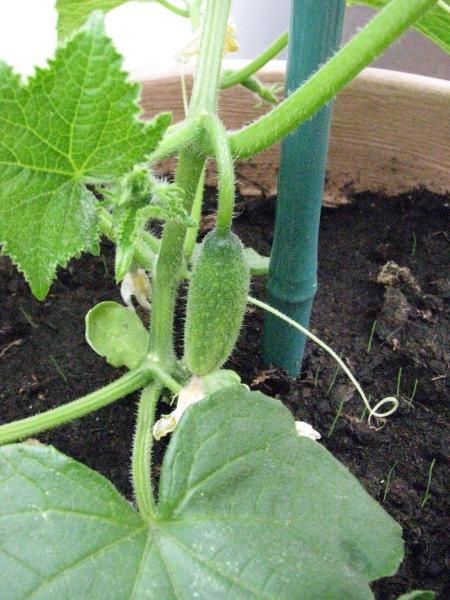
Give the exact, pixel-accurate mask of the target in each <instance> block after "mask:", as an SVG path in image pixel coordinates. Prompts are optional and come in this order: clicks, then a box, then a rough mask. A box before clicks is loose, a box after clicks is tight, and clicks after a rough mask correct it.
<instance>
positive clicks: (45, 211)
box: [0, 14, 170, 299]
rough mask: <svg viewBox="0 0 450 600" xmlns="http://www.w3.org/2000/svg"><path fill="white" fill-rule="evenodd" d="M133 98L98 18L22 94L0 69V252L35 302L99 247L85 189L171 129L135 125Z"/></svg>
mask: <svg viewBox="0 0 450 600" xmlns="http://www.w3.org/2000/svg"><path fill="white" fill-rule="evenodd" d="M138 95H139V86H137V85H136V84H131V83H129V82H128V81H127V76H126V74H125V73H124V72H123V71H122V70H121V57H120V56H119V54H118V53H117V52H116V50H115V49H114V47H113V45H112V43H111V41H110V40H109V38H107V37H106V35H105V34H104V30H103V22H102V19H101V17H99V15H98V14H97V15H93V17H92V18H91V19H90V20H89V22H88V24H87V25H86V27H85V29H84V30H82V31H80V32H79V33H77V34H76V35H74V36H73V37H72V38H71V39H70V41H69V42H68V43H67V45H66V46H64V47H62V48H59V49H58V51H57V53H56V56H55V58H54V59H53V60H52V61H50V62H49V65H48V67H46V68H45V69H38V70H37V71H36V74H35V76H34V77H32V78H30V79H29V81H28V83H27V84H26V85H22V84H21V82H20V80H19V78H18V76H17V75H15V74H14V73H13V72H12V70H11V69H10V68H9V67H7V66H5V65H4V64H0V140H1V144H0V244H3V252H4V253H5V254H9V256H11V258H12V259H13V261H14V262H15V263H16V264H17V266H18V268H19V270H21V271H23V273H24V275H25V278H26V279H27V281H28V282H29V283H30V286H31V289H32V291H33V293H34V295H35V296H36V297H37V298H39V299H42V298H44V297H45V296H46V294H47V292H48V290H49V287H50V284H51V282H52V280H53V278H54V277H55V272H56V269H57V267H58V265H61V266H64V265H66V264H67V261H68V260H69V259H70V258H72V257H73V256H76V255H78V254H80V252H82V251H90V250H91V249H93V248H94V249H95V248H96V246H97V243H98V237H99V235H98V231H97V217H96V210H95V205H96V199H95V197H94V195H93V194H92V193H91V191H89V190H88V189H87V188H86V187H85V184H86V183H92V182H111V181H113V180H115V179H116V178H118V177H121V176H122V175H123V174H124V173H126V172H127V171H128V170H129V169H130V168H131V167H132V166H133V165H134V164H135V163H136V162H142V161H144V160H145V158H146V156H147V155H148V154H149V153H150V152H151V151H152V150H153V149H154V148H155V147H156V145H157V144H158V142H159V140H160V139H161V137H162V135H163V133H164V131H165V129H166V128H167V126H168V124H169V121H170V117H169V116H168V115H166V114H163V115H160V116H158V117H157V118H156V119H154V120H153V121H152V122H150V123H144V122H143V121H140V120H138V119H137V116H138V114H139V112H140V110H139V108H138V106H137V99H138Z"/></svg>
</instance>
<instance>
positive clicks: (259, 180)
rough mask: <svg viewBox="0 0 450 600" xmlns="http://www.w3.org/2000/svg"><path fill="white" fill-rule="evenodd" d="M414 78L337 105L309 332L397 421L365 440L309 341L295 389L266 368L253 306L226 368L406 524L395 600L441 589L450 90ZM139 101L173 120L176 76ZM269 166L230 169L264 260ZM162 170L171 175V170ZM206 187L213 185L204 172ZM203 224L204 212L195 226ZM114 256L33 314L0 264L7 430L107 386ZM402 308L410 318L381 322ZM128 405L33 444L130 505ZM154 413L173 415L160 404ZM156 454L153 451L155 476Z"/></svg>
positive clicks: (364, 80)
mask: <svg viewBox="0 0 450 600" xmlns="http://www.w3.org/2000/svg"><path fill="white" fill-rule="evenodd" d="M276 67H277V68H276V69H273V68H272V67H271V68H270V70H269V71H268V72H266V73H265V74H264V79H265V81H269V82H273V81H281V77H282V70H281V66H280V65H276ZM394 79H395V81H394ZM412 80H413V81H415V82H416V83H417V84H418V88H417V91H416V92H414V95H413V97H412V98H410V97H409V90H411V85H412V84H411V83H410V79H409V77H407V76H399V75H398V74H395V75H393V74H392V73H390V72H387V73H386V72H380V71H376V70H368V71H366V72H365V73H364V75H362V76H361V77H360V78H359V79H358V80H357V81H355V82H354V83H353V84H352V85H351V86H350V87H349V88H348V89H347V90H346V91H344V92H343V93H342V94H341V95H340V97H339V99H338V101H337V103H336V110H335V120H334V128H333V135H332V141H331V152H330V162H329V169H328V187H327V190H328V191H327V198H328V201H329V202H331V203H332V204H333V206H336V205H337V204H340V203H343V202H346V203H347V204H345V205H343V206H341V207H340V208H339V209H338V210H334V209H333V210H328V209H325V210H324V214H323V220H322V235H321V256H320V265H321V271H320V273H319V275H320V285H319V294H318V296H317V301H316V303H315V307H314V312H313V315H312V321H311V322H312V327H313V328H314V330H315V333H317V334H318V335H319V336H320V337H322V338H323V339H324V340H325V341H327V342H328V343H329V344H330V345H332V346H333V347H334V349H335V350H336V351H337V352H339V353H342V356H343V358H344V360H346V362H347V364H349V365H350V366H351V367H352V368H353V370H354V372H355V374H356V375H357V377H358V378H359V379H360V381H361V383H362V385H363V387H364V388H366V391H367V393H368V394H371V395H372V404H374V400H378V399H380V398H381V397H383V396H387V395H391V394H392V393H397V394H398V395H399V396H400V397H401V404H400V409H399V411H398V412H397V414H396V415H394V416H393V417H392V418H390V419H389V420H388V421H387V423H385V424H384V428H381V427H382V426H383V423H381V422H378V423H373V424H374V425H376V426H377V428H380V429H379V430H375V429H371V428H370V426H369V424H368V423H367V418H364V414H363V406H362V405H361V404H360V402H359V400H358V398H357V397H356V396H355V395H354V394H353V389H352V388H351V386H349V385H348V382H347V381H346V380H345V378H344V377H343V376H342V375H341V374H339V373H338V372H337V371H336V365H335V364H334V363H333V361H331V359H330V360H329V359H328V358H326V357H324V355H323V353H322V352H321V351H319V350H318V349H317V348H315V347H314V346H311V345H310V346H308V347H307V351H306V358H305V369H304V372H303V373H302V376H301V377H300V378H298V379H297V380H294V381H292V380H289V379H288V378H287V377H286V376H285V374H283V373H282V372H281V371H278V370H276V369H272V368H268V367H267V366H266V365H264V364H263V363H262V361H261V359H260V357H259V353H258V348H259V341H260V333H261V327H262V317H261V315H260V314H259V313H258V312H257V311H255V310H254V309H249V310H248V314H247V319H246V323H245V327H244V330H243V333H242V336H241V339H240V342H239V346H238V348H237V350H236V352H235V353H234V355H233V357H232V359H231V361H229V363H228V365H227V366H229V367H230V368H234V369H236V370H237V371H239V373H240V374H241V376H242V379H243V381H244V382H245V383H247V384H248V385H249V386H250V387H251V389H252V390H260V391H262V392H264V393H266V394H268V395H271V396H273V397H275V398H278V399H279V400H280V401H283V402H284V403H285V405H286V406H287V407H288V408H289V409H290V410H291V411H292V412H293V413H294V415H295V417H296V419H299V420H304V421H307V422H310V423H311V424H312V425H313V426H314V427H315V429H317V430H319V431H320V432H321V433H322V440H321V443H323V444H324V445H325V446H326V447H327V448H328V449H329V450H330V451H332V452H333V454H335V456H336V457H337V458H338V459H339V460H341V461H342V462H343V463H344V464H345V465H346V466H347V467H348V468H349V469H350V470H351V471H352V472H353V473H354V474H355V475H356V476H357V477H358V478H359V479H360V480H361V482H362V483H363V485H364V486H365V487H366V488H367V489H368V491H369V492H370V493H371V494H372V496H373V497H375V498H376V499H377V500H378V501H379V502H381V503H382V504H383V505H384V507H385V508H386V509H387V510H388V511H389V512H390V513H391V514H392V515H393V516H394V517H395V518H396V519H397V520H398V521H399V522H400V523H401V524H402V526H403V527H404V537H405V543H406V551H407V558H406V559H405V562H404V565H403V566H402V568H401V570H400V573H399V574H398V575H397V576H396V577H395V578H392V579H390V580H385V581H384V580H383V581H382V582H380V583H378V584H377V587H376V588H375V594H376V598H377V599H378V600H381V599H384V598H389V599H390V598H396V597H397V596H398V595H399V594H400V593H404V592H406V591H408V590H409V589H412V588H425V589H435V590H439V589H443V580H444V577H445V562H444V561H445V553H444V550H445V543H446V540H445V538H444V536H443V531H444V529H445V528H444V526H443V518H444V517H443V515H442V511H443V507H444V505H445V498H446V496H445V494H446V475H445V455H446V446H445V442H444V440H445V436H444V435H443V434H442V432H443V428H444V427H445V419H444V411H445V410H446V405H445V372H444V367H445V365H446V364H447V363H448V360H450V359H449V357H448V354H446V353H445V340H446V339H447V340H448V332H447V333H446V332H445V329H443V328H444V327H445V310H444V300H445V298H446V295H447V296H448V293H449V292H448V288H445V282H444V277H445V265H444V260H445V259H444V258H443V257H444V256H445V249H446V248H445V246H446V243H447V240H446V237H445V232H444V231H443V218H444V213H443V211H444V203H443V198H442V197H441V196H438V195H436V194H440V193H442V192H444V191H446V190H447V189H448V187H449V186H448V181H447V180H446V175H445V169H446V167H448V166H449V160H450V152H449V151H448V148H445V144H446V143H448V140H446V139H445V132H444V128H443V123H446V120H445V117H446V114H445V113H446V111H447V106H448V99H449V95H450V86H449V85H448V84H445V83H444V82H439V81H436V80H427V79H425V78H422V77H420V78H417V77H413V78H412ZM426 84H429V85H426ZM392 97H393V98H394V99H395V101H394V100H392ZM143 101H144V106H145V108H146V113H147V115H150V114H154V113H157V112H159V111H161V110H167V109H171V110H173V111H174V113H175V119H178V118H180V117H181V116H182V103H181V100H180V93H179V79H178V77H176V76H175V75H173V76H167V77H165V78H162V79H152V78H146V79H145V82H144V95H143ZM406 106H408V107H409V108H408V110H406V108H405V107H406ZM383 107H388V108H383ZM425 107H426V108H425ZM221 108H222V114H223V115H224V117H225V120H226V122H227V124H228V126H229V127H238V126H239V124H241V123H243V122H246V121H249V120H251V119H252V118H255V117H256V116H257V115H258V114H260V111H258V110H257V109H255V107H254V99H253V97H252V96H251V95H250V94H248V93H247V92H246V91H245V90H241V89H235V90H229V91H228V92H227V93H226V94H224V97H223V99H222V103H221ZM388 111H389V112H388ZM385 113H386V114H385ZM419 122H421V123H422V122H423V123H426V125H427V130H426V132H425V131H422V132H421V131H420V130H416V129H415V126H414V125H415V124H417V123H419ZM374 123H375V124H376V127H374V126H373V124H374ZM394 124H395V125H396V127H397V129H398V131H399V132H400V133H399V134H398V135H395V133H394V132H393V128H394ZM355 140H356V141H357V143H355ZM344 159H345V160H344ZM276 161H277V150H276V149H272V150H270V151H267V152H265V153H262V154H261V155H259V156H257V157H256V158H255V159H254V160H253V161H251V162H249V163H247V164H244V163H242V164H239V165H238V177H239V183H240V188H241V191H242V192H244V193H246V194H251V195H252V196H254V195H259V196H262V198H259V199H258V198H256V199H255V198H251V199H249V200H248V201H247V199H246V198H241V199H239V202H238V204H237V211H236V212H237V213H238V216H237V218H236V220H235V223H234V229H235V230H236V232H237V233H238V234H239V235H240V236H241V237H242V239H243V240H244V243H245V244H246V245H254V246H255V248H256V249H257V250H258V251H260V252H261V253H266V254H267V253H268V252H269V250H270V241H271V224H272V222H273V216H274V202H273V200H270V199H267V198H266V197H267V196H268V195H270V194H271V193H273V191H274V190H275V186H276V172H277V162H276ZM414 167H416V169H415V168H414ZM161 168H162V170H163V171H164V170H166V171H167V169H168V165H167V164H164V165H162V166H161ZM210 176H211V180H210V181H211V182H214V174H213V173H211V175H210ZM397 184H398V187H397V189H395V185H397ZM416 187H427V188H428V190H431V192H430V191H428V192H423V193H422V192H420V193H408V194H403V196H400V197H399V196H396V197H397V198H399V201H398V202H391V201H390V200H386V199H385V198H384V197H382V196H377V195H375V196H373V195H370V194H368V193H367V192H365V193H362V194H359V195H358V202H357V203H350V202H349V199H350V194H353V193H354V192H360V191H362V190H364V189H366V190H367V189H368V190H371V191H372V192H379V191H383V192H389V193H393V192H394V191H395V193H397V192H398V191H405V190H407V191H408V192H409V191H410V190H411V189H412V188H416ZM353 198H354V196H352V199H353ZM211 223H212V219H210V218H208V216H207V218H206V219H205V220H204V222H203V226H204V227H203V230H206V229H208V227H211ZM349 232H351V235H348V233H349ZM391 259H392V260H395V261H396V262H398V263H399V264H400V266H407V267H410V272H411V274H412V275H413V276H414V277H415V280H410V279H408V278H407V277H406V279H405V281H401V282H400V283H399V285H398V286H393V291H392V292H388V286H386V285H380V284H377V283H376V281H375V280H376V275H377V272H378V271H379V269H380V267H381V266H382V265H383V264H384V263H386V262H387V261H388V260H391ZM113 261H114V257H113V255H112V251H111V248H110V247H108V246H106V247H105V248H104V253H103V255H102V256H101V257H90V256H83V257H81V259H78V260H74V261H72V262H71V263H70V265H69V267H68V269H66V270H64V271H63V270H61V271H60V272H59V276H58V281H57V282H55V284H54V286H53V287H52V289H51V292H50V294H49V296H48V297H47V298H46V300H45V302H42V303H40V302H37V301H36V300H35V299H34V298H33V297H32V295H31V293H30V290H29V288H28V286H27V284H26V283H25V282H24V280H23V278H22V277H21V275H19V274H18V273H17V272H16V271H15V269H14V268H12V267H11V266H10V264H9V263H8V260H7V259H6V258H5V259H4V260H2V261H0V287H1V289H2V290H3V294H2V295H1V296H0V313H1V314H2V323H1V327H0V402H1V407H2V411H1V414H0V419H1V421H2V422H9V421H12V420H14V419H15V418H19V417H24V416H28V415H31V414H36V413H37V412H40V411H44V410H45V409H48V408H53V407H55V406H57V405H60V404H63V403H66V402H68V401H70V400H73V399H74V398H76V397H80V396H82V395H84V394H86V393H88V392H90V391H92V390H94V389H96V388H98V387H100V386H101V385H104V384H106V383H108V382H110V381H111V380H113V379H115V378H117V370H116V369H113V368H112V367H110V366H109V365H107V364H106V363H105V361H104V360H103V359H102V358H101V357H99V356H97V355H96V354H94V353H93V352H92V351H91V349H90V348H89V347H88V345H87V344H86V342H85V340H84V336H83V330H84V317H85V314H86V312H87V311H88V310H89V309H90V308H92V306H93V305H95V304H96V303H98V302H101V301H104V300H116V301H119V302H120V296H119V293H118V289H117V286H116V285H115V282H114V278H113V273H114V268H113ZM414 281H416V282H418V284H419V285H420V287H421V291H420V292H419V291H417V289H416V288H415V286H414ZM252 293H253V294H255V295H262V294H263V281H261V280H259V281H258V280H255V282H254V283H253V286H252ZM395 302H397V304H395ZM405 302H406V305H405ZM402 303H403V304H402ZM405 306H406V308H407V312H406V313H405V312H402V311H398V314H397V311H396V310H395V311H394V312H395V314H394V315H391V313H388V311H389V310H391V312H392V309H393V308H394V309H397V308H400V309H401V308H402V307H403V308H405ZM391 317H392V318H397V319H403V321H402V323H401V325H400V326H399V328H397V327H394V329H393V332H394V333H393V334H392V332H391V331H390V330H386V328H387V327H388V326H389V318H391ZM180 321H181V319H180ZM374 323H375V325H376V327H374ZM371 332H374V335H373V336H372V335H371ZM391 334H392V335H391ZM445 336H447V338H445ZM416 380H417V381H418V383H417V385H415V381H416ZM135 400H136V397H134V398H127V399H124V400H123V401H120V402H117V403H114V404H112V405H111V406H108V407H105V408H104V409H102V410H101V411H98V412H96V413H93V414H91V415H89V416H87V417H85V418H83V419H80V420H77V421H74V422H71V423H69V424H67V425H65V426H63V427H59V428H57V429H55V430H52V431H49V432H45V433H43V434H40V435H39V436H38V439H39V441H40V442H42V443H50V444H53V445H54V446H55V447H56V448H57V449H59V450H60V451H62V452H64V453H66V454H68V455H70V456H72V457H74V458H75V459H77V460H80V461H81V462H83V463H85V464H87V465H88V466H90V467H92V468H94V469H96V470H98V471H99V472H101V473H102V474H104V475H105V476H106V477H108V478H109V479H110V480H112V482H113V483H114V484H115V485H116V486H117V487H118V489H119V490H120V491H121V492H122V493H124V494H125V495H126V496H127V497H128V498H129V499H130V500H131V499H132V493H131V489H130V482H129V451H130V445H131V442H132V436H133V432H134V425H135V415H136V405H135ZM160 411H161V412H163V413H164V412H167V406H165V405H162V406H161V407H160ZM164 444H165V442H163V443H162V444H155V457H154V464H155V465H156V468H157V466H158V465H159V464H160V461H161V456H162V454H163V451H164V447H165V445H164ZM281 501H282V502H284V501H286V502H288V501H289V499H281Z"/></svg>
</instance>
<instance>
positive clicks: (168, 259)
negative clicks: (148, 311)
mask: <svg viewBox="0 0 450 600" xmlns="http://www.w3.org/2000/svg"><path fill="white" fill-rule="evenodd" d="M203 164H204V158H203V157H202V156H200V155H198V154H197V153H193V152H192V151H191V150H189V151H188V150H184V151H183V152H182V153H181V154H180V159H179V162H178V167H177V172H176V177H175V183H176V185H178V186H179V187H181V188H182V189H183V190H184V202H185V205H184V206H185V208H186V211H188V212H190V211H191V208H192V204H193V202H194V198H195V194H196V191H197V185H198V180H199V178H200V175H201V172H202V169H203ZM185 236H186V227H185V226H184V225H182V224H180V223H173V222H168V223H166V224H165V226H164V233H163V236H162V239H161V250H160V253H159V256H158V262H157V266H156V273H155V275H154V277H153V280H152V284H153V294H152V319H151V323H150V342H149V344H150V345H149V349H150V351H151V352H154V353H155V354H156V355H157V356H158V357H159V358H160V360H161V361H162V366H163V367H166V368H167V369H168V370H170V367H171V365H172V364H173V362H174V360H175V352H174V348H173V339H172V331H173V319H174V312H175V301H176V294H177V290H178V283H179V279H180V272H181V267H182V264H183V246H184V239H185Z"/></svg>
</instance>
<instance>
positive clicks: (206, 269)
mask: <svg viewBox="0 0 450 600" xmlns="http://www.w3.org/2000/svg"><path fill="white" fill-rule="evenodd" d="M249 286H250V273H249V268H248V266H247V263H246V261H245V257H244V252H243V246H242V243H241V241H240V239H239V238H238V237H237V236H236V235H235V234H234V233H232V232H231V231H228V232H226V233H222V232H221V233H219V232H218V231H217V230H214V231H211V232H210V233H208V235H207V236H206V237H205V239H204V241H203V244H202V247H201V251H200V254H199V257H198V260H197V263H196V265H195V267H194V271H193V273H192V277H191V281H190V285H189V292H188V300H187V309H186V323H185V329H184V353H185V361H186V364H187V366H188V368H189V370H190V371H191V373H193V374H194V375H198V376H200V377H201V376H204V375H207V374H208V373H211V372H213V371H216V370H217V369H219V368H220V367H221V366H222V365H223V363H224V362H225V361H226V360H227V358H228V357H229V356H230V354H231V352H232V350H233V348H234V346H235V344H236V340H237V337H238V335H239V331H240V329H241V325H242V320H243V318H244V313H245V307H246V304H247V296H248V292H249Z"/></svg>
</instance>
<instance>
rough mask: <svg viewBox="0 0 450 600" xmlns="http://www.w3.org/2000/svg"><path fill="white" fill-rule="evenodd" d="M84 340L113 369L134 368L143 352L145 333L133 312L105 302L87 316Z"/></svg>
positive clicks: (145, 343)
mask: <svg viewBox="0 0 450 600" xmlns="http://www.w3.org/2000/svg"><path fill="white" fill-rule="evenodd" d="M86 341H87V342H88V344H89V345H90V347H91V348H92V349H93V350H94V351H95V352H97V354H99V355H100V356H104V357H105V358H106V361H107V362H108V363H109V364H110V365H112V366H113V367H123V366H126V367H128V368H129V369H135V368H136V367H138V366H139V365H140V363H141V362H142V360H143V359H144V358H145V355H146V353H147V346H148V333H147V330H146V329H145V327H144V325H143V324H142V321H141V320H140V318H139V317H138V316H137V314H136V313H135V312H133V311H132V310H130V309H129V308H125V307H124V306H122V305H121V304H118V303H117V302H112V301H106V302H100V304H96V305H95V306H94V308H92V309H91V310H90V311H89V312H88V313H87V315H86Z"/></svg>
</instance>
